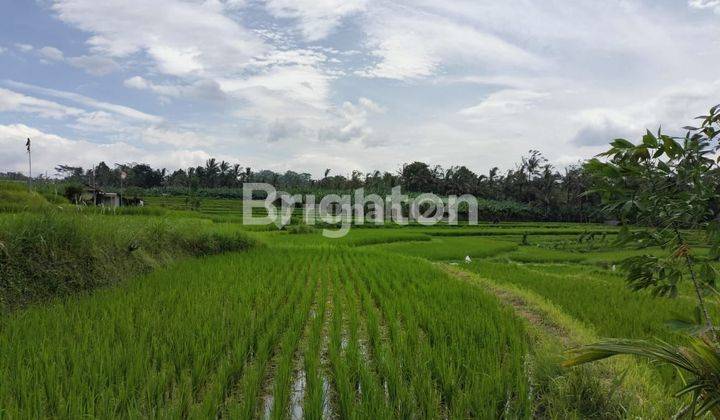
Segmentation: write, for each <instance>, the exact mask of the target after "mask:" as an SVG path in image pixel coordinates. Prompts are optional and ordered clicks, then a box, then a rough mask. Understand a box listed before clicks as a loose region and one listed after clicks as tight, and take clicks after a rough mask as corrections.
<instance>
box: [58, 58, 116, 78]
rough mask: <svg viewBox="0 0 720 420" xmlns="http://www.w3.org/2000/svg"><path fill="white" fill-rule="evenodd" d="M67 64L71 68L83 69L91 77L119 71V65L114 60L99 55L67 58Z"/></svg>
mask: <svg viewBox="0 0 720 420" xmlns="http://www.w3.org/2000/svg"><path fill="white" fill-rule="evenodd" d="M67 62H68V63H70V65H71V66H73V67H77V68H80V69H83V70H85V71H86V72H87V73H89V74H91V75H93V76H104V75H106V74H110V73H112V72H114V71H117V70H119V69H120V65H119V64H118V63H117V62H115V60H113V59H112V58H108V57H102V56H99V55H81V56H78V57H69V58H68V59H67Z"/></svg>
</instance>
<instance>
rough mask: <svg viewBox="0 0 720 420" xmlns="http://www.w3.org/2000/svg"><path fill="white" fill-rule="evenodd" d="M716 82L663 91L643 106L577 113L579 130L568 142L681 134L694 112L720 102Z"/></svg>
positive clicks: (594, 143) (592, 143)
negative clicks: (660, 131)
mask: <svg viewBox="0 0 720 420" xmlns="http://www.w3.org/2000/svg"><path fill="white" fill-rule="evenodd" d="M719 97H720V79H718V80H717V81H715V82H713V83H689V82H688V83H684V84H681V85H677V86H675V87H671V88H666V89H664V90H661V91H660V92H658V93H657V94H656V95H655V96H653V97H649V98H647V99H646V100H645V101H644V102H643V103H640V104H631V105H627V106H624V107H616V108H593V109H586V110H582V111H580V112H579V113H578V114H577V115H576V117H575V119H576V120H577V121H579V122H581V128H580V129H579V130H578V132H577V134H575V135H574V136H573V138H572V139H571V142H572V143H573V144H576V145H579V146H597V145H606V144H608V143H609V142H610V141H612V140H613V139H615V138H618V137H621V138H628V139H634V138H638V137H640V136H642V134H643V133H644V132H645V130H646V129H649V130H651V131H653V132H654V131H655V130H657V128H658V127H660V126H661V125H662V127H663V130H664V131H665V132H667V133H669V134H671V135H677V134H681V133H682V130H681V127H682V126H685V125H688V124H690V123H691V121H692V119H693V118H694V117H695V116H696V114H697V113H701V112H704V111H705V110H707V109H708V108H710V107H711V106H713V105H715V104H716V102H720V101H719V100H718V98H719Z"/></svg>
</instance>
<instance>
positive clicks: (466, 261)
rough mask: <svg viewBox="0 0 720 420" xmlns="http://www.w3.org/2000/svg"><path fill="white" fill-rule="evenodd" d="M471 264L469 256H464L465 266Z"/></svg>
mask: <svg viewBox="0 0 720 420" xmlns="http://www.w3.org/2000/svg"><path fill="white" fill-rule="evenodd" d="M471 262H472V260H471V259H470V256H469V255H466V256H465V263H466V264H469V263H471Z"/></svg>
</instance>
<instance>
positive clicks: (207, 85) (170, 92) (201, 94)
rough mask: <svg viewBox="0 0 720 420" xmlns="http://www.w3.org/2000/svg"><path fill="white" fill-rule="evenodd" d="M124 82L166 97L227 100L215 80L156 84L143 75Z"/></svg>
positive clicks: (132, 87)
mask: <svg viewBox="0 0 720 420" xmlns="http://www.w3.org/2000/svg"><path fill="white" fill-rule="evenodd" d="M123 84H124V85H125V86H126V87H128V88H131V89H137V90H149V91H152V92H155V93H157V94H158V95H161V96H164V97H172V98H190V99H203V100H209V101H222V100H225V98H226V95H225V92H223V91H222V89H221V88H220V84H218V83H217V82H216V81H214V80H210V79H203V80H197V81H195V82H192V83H189V84H155V83H153V82H151V81H149V80H147V79H145V78H143V77H141V76H133V77H131V78H129V79H126V80H125V81H124V82H123Z"/></svg>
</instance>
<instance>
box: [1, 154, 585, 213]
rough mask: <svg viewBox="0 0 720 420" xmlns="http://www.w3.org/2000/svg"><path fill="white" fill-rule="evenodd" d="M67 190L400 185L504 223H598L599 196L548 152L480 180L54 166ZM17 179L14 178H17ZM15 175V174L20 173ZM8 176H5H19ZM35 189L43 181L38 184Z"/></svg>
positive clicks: (457, 175)
mask: <svg viewBox="0 0 720 420" xmlns="http://www.w3.org/2000/svg"><path fill="white" fill-rule="evenodd" d="M56 171H57V173H58V175H59V176H60V177H61V178H62V180H63V184H64V185H66V187H65V188H73V187H72V185H76V186H78V185H83V184H85V185H95V186H98V187H100V188H104V189H107V190H111V191H117V190H118V189H119V188H120V187H121V186H122V187H124V192H125V195H126V196H141V195H143V194H144V195H161V194H162V195H166V194H169V195H180V196H189V197H190V198H191V199H192V200H194V201H196V200H198V199H199V198H202V197H212V198H233V199H240V198H242V185H243V183H246V182H263V183H269V184H272V185H273V186H275V187H276V188H277V189H278V190H282V191H287V192H289V193H292V194H297V193H300V194H309V193H312V194H315V195H316V196H318V197H320V198H321V197H322V196H323V195H325V194H333V193H334V194H342V193H349V192H351V191H352V190H354V189H357V188H364V189H365V191H366V192H367V193H378V194H389V193H390V191H391V189H392V188H393V187H395V186H401V187H402V189H403V191H404V192H406V193H410V194H413V193H415V194H417V193H425V192H432V193H435V194H438V195H440V196H447V195H452V194H455V195H462V194H472V195H474V196H476V197H478V198H481V199H482V200H484V201H483V202H482V203H481V213H482V212H483V211H484V214H485V215H486V217H489V218H498V219H501V220H518V219H532V220H557V221H588V220H598V219H597V218H598V214H597V213H596V211H595V210H596V208H597V204H598V200H597V198H596V197H595V196H588V195H583V193H584V192H585V191H586V190H587V189H589V188H590V177H589V175H588V173H587V172H586V170H585V169H584V168H583V167H582V166H570V167H568V168H566V169H564V171H563V172H562V173H561V172H560V171H558V170H556V169H555V168H554V167H553V166H552V165H551V164H550V163H548V161H547V159H545V158H544V157H543V156H542V154H541V153H540V152H538V151H536V150H531V151H530V152H529V153H528V155H527V156H525V157H523V158H522V159H521V161H520V162H519V163H518V164H517V166H516V168H515V169H510V170H508V171H506V172H505V173H501V172H500V170H499V169H498V168H497V167H495V168H492V169H490V171H489V172H488V173H487V174H476V173H475V172H473V171H471V170H470V169H469V168H467V167H465V166H451V167H450V168H442V167H441V166H439V165H436V166H430V165H429V164H427V163H423V162H412V163H409V164H405V165H403V167H402V169H400V170H399V171H398V172H397V173H391V172H380V171H374V172H370V173H362V172H360V171H352V173H351V174H349V175H348V176H344V175H340V174H336V175H333V174H331V173H330V170H329V169H328V170H326V171H325V173H324V176H323V177H322V178H320V179H313V177H312V176H311V175H310V174H308V173H297V172H293V171H287V172H285V173H277V172H273V171H270V170H260V171H253V170H252V169H251V168H250V167H242V166H241V165H240V164H230V163H228V162H226V161H217V160H216V159H208V161H207V162H206V163H205V165H202V166H197V167H191V168H187V169H178V170H175V171H172V172H171V171H168V170H166V169H164V168H162V169H157V168H152V167H151V166H150V165H147V164H142V163H132V164H122V165H116V166H115V168H110V167H109V166H108V165H107V164H105V163H104V162H100V163H99V164H98V165H97V166H95V167H94V168H93V169H84V168H81V167H73V166H68V165H59V166H58V167H57V168H56ZM11 175H12V176H11ZM14 175H17V174H14ZM14 175H13V174H5V176H6V177H11V178H12V177H14V178H17V176H14ZM36 184H37V183H36Z"/></svg>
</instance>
